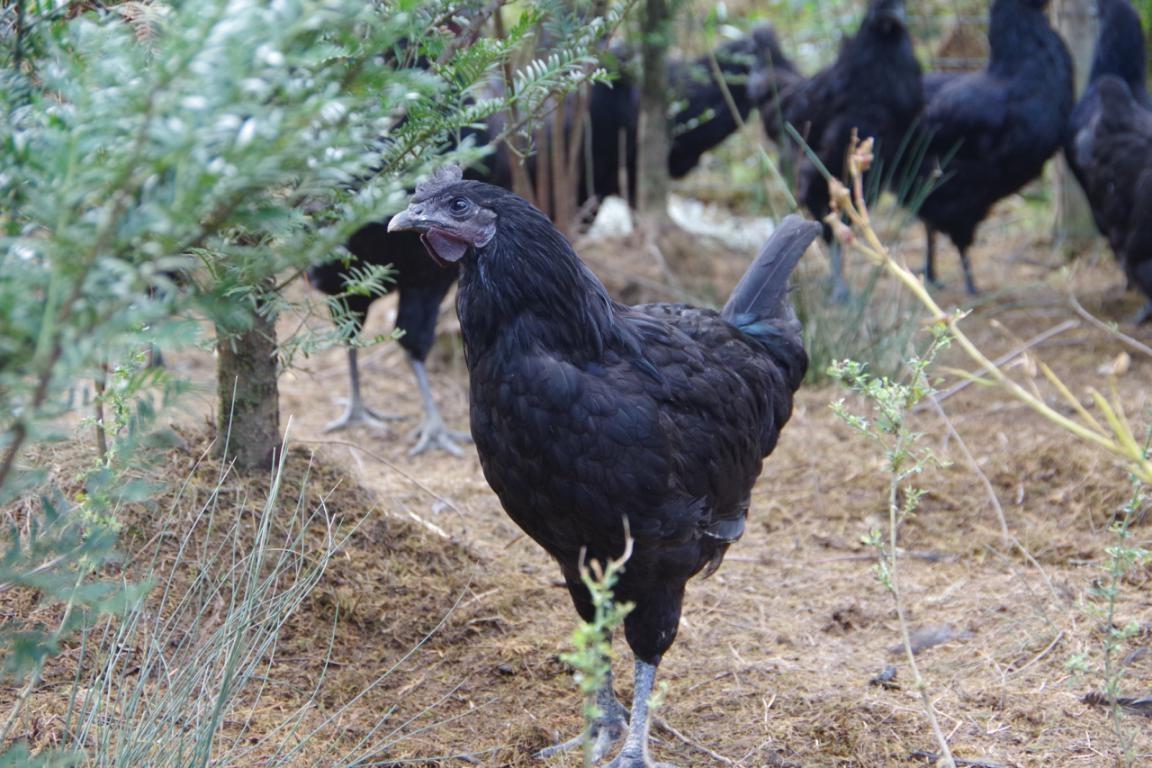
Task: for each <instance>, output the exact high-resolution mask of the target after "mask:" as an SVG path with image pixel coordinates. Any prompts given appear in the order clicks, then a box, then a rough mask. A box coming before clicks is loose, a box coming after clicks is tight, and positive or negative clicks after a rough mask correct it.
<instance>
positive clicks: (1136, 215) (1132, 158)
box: [1075, 75, 1152, 323]
mask: <svg viewBox="0 0 1152 768" xmlns="http://www.w3.org/2000/svg"><path fill="white" fill-rule="evenodd" d="M1095 85H1096V98H1097V99H1098V101H1099V105H1098V106H1099V108H1098V110H1097V114H1096V115H1095V116H1094V117H1093V119H1092V121H1091V122H1090V123H1089V124H1088V126H1087V127H1085V128H1084V130H1082V131H1080V133H1079V134H1077V136H1076V147H1075V153H1076V158H1077V163H1078V165H1079V166H1080V168H1081V171H1082V173H1083V174H1084V179H1085V191H1086V192H1087V193H1088V199H1089V201H1091V203H1092V210H1093V214H1094V215H1095V217H1096V221H1097V222H1098V224H1099V225H1100V227H1101V229H1102V231H1103V232H1104V235H1105V236H1106V237H1107V238H1108V244H1109V245H1111V246H1112V251H1113V253H1115V254H1116V258H1117V259H1119V260H1120V264H1121V265H1122V266H1123V267H1124V273H1125V274H1126V275H1127V276H1128V281H1129V282H1130V283H1131V284H1132V285H1134V286H1136V287H1137V288H1139V289H1140V291H1141V292H1142V293H1143V294H1144V295H1145V296H1146V297H1148V300H1147V301H1146V302H1145V304H1144V306H1143V308H1141V310H1140V311H1139V312H1138V313H1137V315H1136V317H1135V318H1133V322H1136V323H1144V322H1147V321H1148V320H1149V319H1152V112H1149V111H1148V110H1147V109H1145V108H1144V107H1143V106H1142V105H1141V104H1140V102H1139V101H1138V100H1137V99H1136V98H1135V97H1134V96H1133V94H1132V91H1131V90H1130V88H1129V87H1128V84H1127V83H1126V82H1124V81H1123V80H1121V79H1120V78H1119V77H1116V76H1115V75H1105V76H1104V77H1102V78H1100V79H1099V80H1098V81H1096V84H1095Z"/></svg>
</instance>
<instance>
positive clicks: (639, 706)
mask: <svg viewBox="0 0 1152 768" xmlns="http://www.w3.org/2000/svg"><path fill="white" fill-rule="evenodd" d="M655 683H656V665H655V664H649V663H647V662H644V661H640V659H636V683H635V690H634V691H633V693H632V723H631V727H630V728H629V729H628V738H627V739H625V741H624V748H623V749H622V750H620V754H619V755H617V756H616V759H615V760H613V761H612V762H610V763H608V765H607V766H605V768H673V766H671V765H668V764H667V763H654V762H652V757H651V755H649V754H648V729H649V727H650V725H651V723H650V722H649V713H648V702H649V699H651V698H652V686H653V685H654V684H655Z"/></svg>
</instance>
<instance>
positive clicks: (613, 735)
mask: <svg viewBox="0 0 1152 768" xmlns="http://www.w3.org/2000/svg"><path fill="white" fill-rule="evenodd" d="M596 706H597V707H598V708H599V709H600V717H599V718H598V719H597V720H596V722H594V723H592V728H591V731H590V733H589V734H588V736H589V737H590V738H591V739H592V761H593V762H596V763H598V762H600V761H601V760H603V759H604V758H605V756H607V754H608V752H609V750H611V749H612V747H614V746H616V744H617V743H618V742H619V741H620V739H622V738H624V734H625V732H627V730H628V710H626V709H624V705H623V704H621V703H620V700H619V699H617V698H616V693H615V692H614V691H613V690H612V672H611V671H609V672H608V677H607V679H606V680H605V681H604V685H602V686H601V687H600V690H599V691H597V692H596ZM584 736H585V734H583V733H582V734H580V735H579V736H577V737H575V738H573V739H568V741H562V742H560V743H559V744H554V745H553V746H551V747H545V748H544V749H542V750H540V751H539V752H537V753H536V755H535V757H536V758H538V759H544V758H548V757H553V756H554V755H558V754H560V753H561V752H567V751H569V750H572V749H578V748H580V747H583V746H584Z"/></svg>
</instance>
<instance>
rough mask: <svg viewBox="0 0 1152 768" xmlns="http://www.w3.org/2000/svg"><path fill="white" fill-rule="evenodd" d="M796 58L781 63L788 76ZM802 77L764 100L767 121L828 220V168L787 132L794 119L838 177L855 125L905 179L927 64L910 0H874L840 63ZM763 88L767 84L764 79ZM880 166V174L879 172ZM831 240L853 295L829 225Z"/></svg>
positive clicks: (835, 273)
mask: <svg viewBox="0 0 1152 768" xmlns="http://www.w3.org/2000/svg"><path fill="white" fill-rule="evenodd" d="M790 67H791V64H790V63H789V62H788V61H787V60H784V61H782V62H779V63H778V64H777V68H778V69H779V70H780V74H778V75H777V77H776V78H775V79H774V80H772V81H771V82H772V83H773V84H775V83H776V82H778V81H781V80H783V79H784V73H786V72H787V71H788V69H789V68H790ZM796 77H797V79H796V80H795V81H794V82H793V84H792V85H791V86H789V87H786V88H784V89H783V90H782V91H781V92H780V94H779V96H778V97H777V98H774V99H773V98H765V97H769V96H771V94H760V93H756V94H755V95H757V96H761V97H762V98H764V101H763V105H762V106H761V108H760V116H761V120H762V122H763V123H764V129H765V131H766V132H767V134H768V137H769V138H771V139H773V140H774V141H776V142H777V143H778V144H780V146H781V153H782V154H783V155H785V159H784V160H783V161H782V162H783V164H784V165H785V166H786V167H791V168H795V173H796V197H797V199H798V200H799V201H800V202H801V203H802V204H803V205H804V207H805V208H807V209H808V210H809V211H810V212H811V213H812V215H813V216H814V217H816V218H817V219H821V220H823V218H824V217H825V216H826V215H827V214H828V212H829V210H830V205H829V198H828V182H827V180H826V179H825V178H824V173H823V169H821V168H819V167H817V164H816V163H814V162H813V161H812V160H811V159H809V158H808V157H807V156H806V154H805V153H804V152H803V151H802V150H801V149H800V148H799V147H796V146H793V142H792V141H791V139H788V138H787V137H786V136H785V135H784V128H783V125H784V123H788V124H791V125H792V127H793V128H795V129H796V131H797V132H798V133H799V134H800V136H801V137H802V138H803V140H804V142H805V143H806V144H807V145H808V147H809V148H810V149H811V151H812V153H813V154H815V155H816V157H817V158H819V160H820V164H821V165H823V166H824V169H827V171H828V173H830V174H831V175H832V176H833V177H835V178H841V177H842V176H843V174H844V159H845V156H846V154H847V152H848V146H849V144H850V143H851V140H852V134H853V131H855V132H856V133H857V135H858V136H859V137H860V139H861V140H863V139H866V138H871V139H873V140H874V141H875V147H876V156H877V159H878V161H879V162H878V164H877V171H878V172H879V173H881V174H882V175H883V176H886V177H888V178H889V180H890V181H891V182H893V183H894V185H895V184H896V183H898V182H899V181H900V180H901V178H900V174H899V172H898V169H897V168H896V166H897V165H898V164H900V159H901V158H900V155H901V150H902V148H903V147H904V145H905V137H906V136H907V135H908V133H909V131H910V130H912V128H913V126H914V125H915V122H916V116H917V115H918V114H919V113H920V109H921V107H922V106H923V103H924V98H923V91H922V86H921V83H920V77H921V74H920V63H919V62H918V61H917V60H916V54H915V52H914V51H913V50H912V39H911V37H909V35H908V27H907V17H906V14H905V11H904V2H903V0H872V2H871V3H870V4H869V6H868V12H867V14H866V15H865V17H864V20H863V21H862V22H861V23H860V29H859V30H858V31H857V32H856V34H855V35H853V36H852V37H850V38H847V39H846V40H844V42H843V44H842V45H841V46H840V52H839V54H838V55H837V57H836V61H835V62H833V64H832V65H831V66H829V67H827V68H826V69H823V70H821V71H820V72H818V73H817V74H815V75H813V76H812V77H810V78H807V79H803V78H799V77H798V76H796ZM760 88H763V86H762V85H761V86H760ZM877 171H873V173H875V172H877ZM824 236H825V240H826V241H827V242H828V243H829V248H830V251H831V258H832V279H833V296H834V297H835V298H837V299H843V298H846V297H847V295H848V286H847V283H845V282H844V277H843V266H842V260H841V255H840V245H839V243H837V242H834V241H833V240H832V230H831V228H830V227H826V228H825V231H824Z"/></svg>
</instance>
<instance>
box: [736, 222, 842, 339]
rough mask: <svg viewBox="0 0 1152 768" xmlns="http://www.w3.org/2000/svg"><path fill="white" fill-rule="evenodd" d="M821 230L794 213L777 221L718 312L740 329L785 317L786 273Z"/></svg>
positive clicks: (817, 224)
mask: <svg viewBox="0 0 1152 768" xmlns="http://www.w3.org/2000/svg"><path fill="white" fill-rule="evenodd" d="M821 231H822V227H821V226H820V224H819V223H818V222H815V221H809V220H807V219H804V218H802V217H800V216H797V215H795V214H793V215H791V216H788V217H787V218H785V219H784V221H782V222H780V226H779V227H777V229H776V231H775V232H773V233H772V237H771V238H769V240H768V242H767V243H765V244H764V247H763V248H761V249H760V255H759V256H757V257H756V260H755V261H754V262H752V266H750V267H748V271H746V272H745V273H744V277H742V278H740V282H739V283H737V284H736V288H735V289H734V290H733V291H732V296H731V297H730V298H729V299H728V303H727V304H725V305H724V309H723V310H722V311H721V313H720V314H721V316H722V317H723V318H724V319H725V320H727V321H728V322H729V323H731V324H732V325H735V326H736V327H737V328H741V329H744V328H745V327H746V326H753V325H755V324H757V323H760V322H763V321H765V320H773V319H783V318H785V317H787V316H788V315H789V313H790V308H789V305H788V303H787V302H786V301H784V296H785V294H787V292H788V277H789V276H790V275H791V274H792V270H793V269H795V268H796V264H797V263H798V262H799V261H800V257H801V256H803V255H804V251H806V250H808V246H809V245H811V244H812V241H813V240H815V239H816V236H817V235H819V234H820V232H821Z"/></svg>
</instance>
